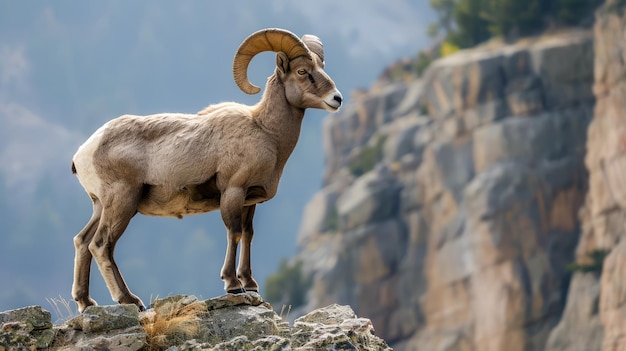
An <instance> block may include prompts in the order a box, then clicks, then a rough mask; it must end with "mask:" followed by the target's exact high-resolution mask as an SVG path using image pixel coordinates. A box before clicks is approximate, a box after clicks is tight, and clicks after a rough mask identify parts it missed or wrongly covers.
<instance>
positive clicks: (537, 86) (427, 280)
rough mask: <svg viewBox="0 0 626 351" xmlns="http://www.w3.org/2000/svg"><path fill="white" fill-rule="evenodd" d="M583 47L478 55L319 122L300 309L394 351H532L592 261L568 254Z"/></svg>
mask: <svg viewBox="0 0 626 351" xmlns="http://www.w3.org/2000/svg"><path fill="white" fill-rule="evenodd" d="M593 43H594V40H593V33H591V32H589V31H567V32H563V33H558V34H551V35H543V36H540V37H537V38H531V39H524V40H520V41H518V42H516V43H513V44H503V43H497V42H492V43H488V44H486V45H483V46H482V47H478V48H475V49H471V50H465V51H462V52H460V53H457V54H455V55H452V56H449V57H446V58H443V59H440V60H437V61H435V62H434V63H433V64H432V65H431V66H430V68H429V69H428V70H427V71H426V72H425V74H424V75H423V77H422V78H421V79H415V80H413V81H411V82H408V83H406V82H397V83H389V84H378V85H376V87H375V88H372V89H371V90H369V91H362V92H359V93H358V94H355V96H354V97H353V99H352V103H351V104H350V105H349V106H346V108H345V109H344V110H343V111H342V112H340V113H338V114H335V115H332V116H330V117H329V118H327V119H326V121H325V125H324V128H325V129H324V130H325V148H326V155H327V172H326V175H325V184H324V187H323V189H321V190H320V191H319V192H318V193H317V194H316V195H315V196H314V198H313V199H312V200H311V202H310V203H309V205H308V207H307V209H306V211H305V214H304V216H303V217H304V221H303V223H302V226H301V231H300V234H299V245H300V253H299V254H298V257H297V258H295V259H294V261H301V262H302V267H303V269H304V274H305V275H308V276H310V277H311V279H312V282H313V283H312V287H311V289H310V290H309V294H308V306H307V307H306V308H308V309H311V308H316V307H319V306H323V305H325V304H328V303H330V302H338V303H341V304H349V305H350V306H352V307H353V308H354V309H355V311H357V313H358V314H360V315H363V316H367V317H368V318H371V320H372V321H373V323H374V326H375V327H376V330H377V331H378V332H379V333H380V335H381V336H382V337H383V338H385V340H387V341H388V342H390V344H391V346H393V347H394V349H397V350H418V349H419V350H433V351H437V350H441V351H444V350H445V351H456V350H465V351H467V350H481V351H488V350H493V351H498V350H505V349H506V350H510V351H515V350H520V351H522V350H542V349H543V348H544V346H545V345H546V342H547V340H548V337H549V335H550V332H551V331H552V329H553V328H554V327H555V326H556V325H557V324H558V323H559V321H560V319H561V315H562V312H563V309H564V307H565V302H566V296H567V290H568V286H569V278H570V276H571V272H570V270H569V269H568V265H569V264H571V263H572V262H574V261H575V257H579V258H580V257H583V256H585V254H586V253H587V252H589V250H591V249H592V247H590V246H589V245H587V246H585V247H583V248H581V247H580V246H579V249H578V251H577V252H578V254H577V255H575V251H576V246H577V245H578V242H579V237H580V233H581V229H580V228H581V227H580V223H579V218H578V211H579V209H580V207H581V205H582V204H583V201H584V198H585V193H586V189H587V187H588V185H587V184H588V174H587V170H586V168H585V145H586V139H587V128H588V126H589V123H590V121H591V119H592V116H593V113H594V104H595V97H594V92H593V90H592V87H593V79H594V45H593ZM597 70H598V68H597V65H596V72H597ZM608 75H609V76H611V75H610V74H608ZM597 87H598V84H596V90H598V89H599V88H597ZM596 111H597V109H596ZM609 128H610V127H609ZM616 131H617V130H616ZM598 133H599V134H598V135H601V133H602V132H598ZM589 135H590V137H591V138H594V136H593V132H590V134H589ZM605 141H606V140H605ZM589 157H590V156H587V164H589V162H590V160H589ZM591 180H592V183H591V187H593V186H594V183H593V182H594V181H596V182H597V181H598V180H597V179H596V178H595V177H594V175H593V173H592V178H591ZM605 200H606V198H605ZM602 206H605V205H602ZM595 211H601V210H599V209H596V210H595ZM607 240H609V239H607ZM611 240H612V241H610V243H609V242H608V241H606V240H605V241H603V243H606V244H612V243H614V242H615V240H613V237H611ZM570 267H577V266H572V265H570ZM574 269H575V268H574ZM577 279H578V278H575V280H577ZM613 303H617V302H613ZM306 308H305V309H306Z"/></svg>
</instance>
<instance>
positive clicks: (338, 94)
mask: <svg viewBox="0 0 626 351" xmlns="http://www.w3.org/2000/svg"><path fill="white" fill-rule="evenodd" d="M333 100H335V101H337V103H339V105H340V106H341V102H342V101H343V96H341V93H340V92H337V94H335V96H333Z"/></svg>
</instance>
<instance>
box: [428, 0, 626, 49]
mask: <svg viewBox="0 0 626 351" xmlns="http://www.w3.org/2000/svg"><path fill="white" fill-rule="evenodd" d="M619 1H622V0H619ZM602 3H604V1H603V0H430V5H431V6H432V7H433V9H435V11H436V12H437V15H438V20H437V22H436V23H435V24H433V25H432V27H433V28H431V29H429V33H431V34H435V33H439V32H440V31H444V32H445V33H443V37H444V39H445V40H447V41H449V42H451V43H454V44H456V45H458V46H460V47H462V48H466V47H471V46H474V45H476V44H479V43H481V42H483V41H485V40H487V39H489V38H491V37H493V36H503V37H505V38H510V37H517V36H526V35H532V34H536V33H539V32H541V31H542V30H544V29H545V28H548V27H553V26H555V25H556V26H572V25H579V24H580V23H582V22H584V21H585V20H586V19H593V12H594V10H595V9H596V8H597V7H598V6H600V5H601V4H602Z"/></svg>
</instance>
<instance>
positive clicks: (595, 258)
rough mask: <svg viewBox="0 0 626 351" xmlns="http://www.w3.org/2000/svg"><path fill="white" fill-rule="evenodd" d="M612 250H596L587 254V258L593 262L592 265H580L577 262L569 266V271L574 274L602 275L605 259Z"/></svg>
mask: <svg viewBox="0 0 626 351" xmlns="http://www.w3.org/2000/svg"><path fill="white" fill-rule="evenodd" d="M610 252H611V250H607V249H596V250H593V251H591V252H588V253H587V257H589V259H590V260H591V263H588V264H579V263H576V262H572V263H570V264H568V265H567V270H569V271H572V272H583V273H589V272H592V273H596V274H602V266H603V265H604V259H605V258H606V256H608V254H609V253H610Z"/></svg>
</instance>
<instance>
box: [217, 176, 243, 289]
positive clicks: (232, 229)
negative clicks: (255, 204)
mask: <svg viewBox="0 0 626 351" xmlns="http://www.w3.org/2000/svg"><path fill="white" fill-rule="evenodd" d="M244 200H245V193H244V191H243V189H242V188H228V189H226V190H225V191H224V192H223V193H222V196H221V199H220V212H221V214H222V220H223V221H224V225H226V234H227V239H228V246H227V247H226V257H224V265H223V266H222V272H221V278H222V280H223V281H224V289H225V290H226V291H227V292H228V293H231V294H238V293H242V292H245V290H244V289H243V286H242V285H241V281H240V280H239V279H238V278H237V274H236V270H235V259H236V257H237V246H238V245H239V241H240V240H241V236H242V233H241V231H242V226H241V218H242V212H243V203H244Z"/></svg>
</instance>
